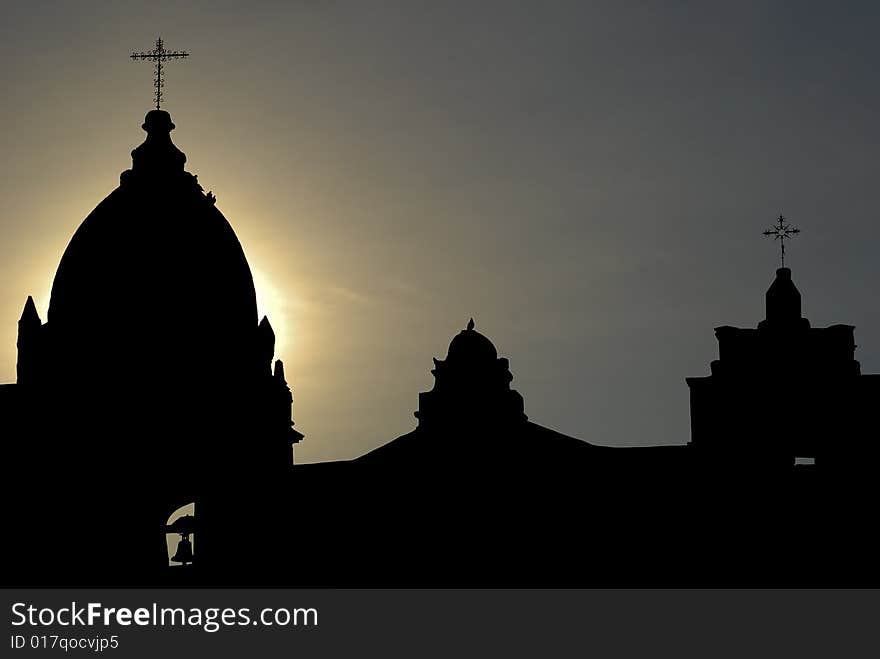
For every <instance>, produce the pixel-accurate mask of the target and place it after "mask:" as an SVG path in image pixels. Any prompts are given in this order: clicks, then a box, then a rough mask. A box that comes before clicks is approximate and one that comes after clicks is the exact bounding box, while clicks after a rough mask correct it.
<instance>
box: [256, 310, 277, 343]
mask: <svg viewBox="0 0 880 659" xmlns="http://www.w3.org/2000/svg"><path fill="white" fill-rule="evenodd" d="M260 334H261V335H262V336H265V337H267V338H268V337H271V338H272V343H273V344H274V343H275V330H273V329H272V323H270V322H269V316H263V320H261V321H260Z"/></svg>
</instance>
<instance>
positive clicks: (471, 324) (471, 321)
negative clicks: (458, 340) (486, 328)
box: [467, 318, 474, 332]
mask: <svg viewBox="0 0 880 659" xmlns="http://www.w3.org/2000/svg"><path fill="white" fill-rule="evenodd" d="M467 328H468V331H469V332H470V331H473V329H474V319H473V318H471V319H470V320H469V321H468V324H467Z"/></svg>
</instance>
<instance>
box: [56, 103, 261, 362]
mask: <svg viewBox="0 0 880 659" xmlns="http://www.w3.org/2000/svg"><path fill="white" fill-rule="evenodd" d="M143 128H144V130H146V131H147V139H146V141H145V142H144V144H142V145H141V146H139V147H138V148H137V149H135V150H134V151H133V152H132V159H133V163H134V164H133V167H132V169H131V170H128V171H126V172H124V173H123V174H122V177H121V184H120V186H119V187H118V188H117V189H116V190H114V191H113V192H111V193H110V195H109V196H108V197H107V198H106V199H104V200H103V201H102V202H101V203H100V204H98V206H97V207H96V208H95V209H94V210H93V211H92V212H91V213H90V214H89V216H88V217H87V218H86V219H85V221H84V222H83V223H82V224H81V225H80V227H79V228H78V229H77V231H76V233H75V234H74V235H73V238H72V239H71V241H70V244H69V245H68V247H67V249H66V251H65V252H64V256H63V257H62V259H61V263H60V264H59V266H58V271H57V273H56V275H55V281H54V283H53V286H52V297H51V302H50V305H49V315H48V322H49V325H50V326H51V328H52V334H53V336H54V337H55V339H56V340H58V341H60V342H62V343H66V344H68V345H67V347H68V348H71V347H73V346H71V345H70V343H71V342H75V343H76V344H77V346H78V348H79V349H80V350H86V351H90V352H91V353H94V352H96V351H97V352H102V351H103V352H110V351H114V350H120V349H122V350H123V352H124V353H125V354H126V356H129V355H130V356H131V357H132V358H133V359H136V360H137V359H139V358H140V361H141V362H142V364H141V365H142V366H143V367H144V368H148V367H149V363H148V361H147V360H149V359H152V358H154V357H161V359H160V362H167V361H168V359H179V358H184V355H188V356H189V359H190V360H192V358H193V356H195V357H206V358H209V359H222V360H223V361H226V362H229V360H230V358H232V359H233V361H235V358H234V357H235V353H236V352H239V350H237V347H238V346H250V345H251V344H252V342H253V338H252V337H253V334H254V331H255V328H256V323H257V307H256V295H255V292H254V284H253V279H252V276H251V272H250V268H249V267H248V263H247V260H246V258H245V255H244V251H243V250H242V247H241V244H240V243H239V241H238V239H237V237H236V235H235V232H234V231H233V230H232V227H231V226H230V225H229V222H227V221H226V218H224V217H223V215H222V214H221V213H220V211H219V210H218V209H217V208H216V206H215V205H214V198H213V196H211V195H207V196H206V195H205V194H204V193H203V191H202V188H201V186H199V184H198V182H197V180H196V177H194V176H192V175H190V174H188V173H186V172H185V171H184V169H183V166H184V163H185V161H186V156H185V155H184V154H183V153H182V152H181V151H179V150H178V149H177V148H176V147H175V146H174V144H173V143H172V142H171V138H170V131H171V130H172V129H173V128H174V124H173V123H172V122H171V117H170V115H169V114H168V113H167V112H164V111H162V110H153V111H151V112H149V113H148V114H147V117H146V119H145V122H144V125H143ZM107 356H108V357H109V356H110V355H107ZM119 356H120V355H118V354H117V355H115V358H117V359H118V358H119ZM95 357H96V355H95V354H88V355H86V358H88V359H90V360H93V359H94V358H95ZM242 358H243V359H246V356H245V355H242ZM166 365H167V364H166ZM232 365H233V364H228V363H227V367H228V366H232ZM156 366H157V367H159V366H160V365H159V364H157V365H156ZM164 366H165V365H163V367H164Z"/></svg>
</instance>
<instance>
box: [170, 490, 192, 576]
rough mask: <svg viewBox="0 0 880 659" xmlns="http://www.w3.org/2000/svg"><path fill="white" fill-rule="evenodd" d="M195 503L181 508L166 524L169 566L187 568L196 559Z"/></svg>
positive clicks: (172, 514)
mask: <svg viewBox="0 0 880 659" xmlns="http://www.w3.org/2000/svg"><path fill="white" fill-rule="evenodd" d="M195 509H196V505H195V503H188V504H186V505H185V506H181V507H180V508H178V509H177V510H175V511H174V512H173V513H171V517H169V518H168V521H167V522H166V524H165V544H166V546H167V547H168V565H170V566H172V567H186V566H188V565H192V564H193V560H194V557H195Z"/></svg>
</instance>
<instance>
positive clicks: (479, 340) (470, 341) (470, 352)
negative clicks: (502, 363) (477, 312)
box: [446, 318, 498, 362]
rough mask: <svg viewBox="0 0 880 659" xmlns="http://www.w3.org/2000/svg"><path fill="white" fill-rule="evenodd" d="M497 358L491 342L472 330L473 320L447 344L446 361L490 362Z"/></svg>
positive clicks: (496, 352)
mask: <svg viewBox="0 0 880 659" xmlns="http://www.w3.org/2000/svg"><path fill="white" fill-rule="evenodd" d="M497 358H498V351H497V350H496V349H495V346H494V345H493V344H492V342H491V341H490V340H489V339H487V338H486V337H485V336H483V335H482V334H480V333H479V332H478V331H477V330H475V329H474V319H473V318H471V319H470V322H468V325H467V329H463V330H462V331H461V332H459V333H458V334H456V335H455V337H454V338H453V339H452V342H451V343H450V344H449V352H448V353H447V355H446V360H447V361H449V360H454V361H458V360H461V361H468V362H483V361H485V362H490V361H494V360H495V359H497Z"/></svg>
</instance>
